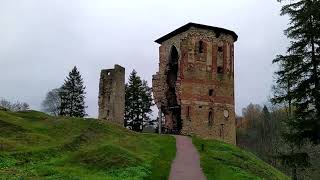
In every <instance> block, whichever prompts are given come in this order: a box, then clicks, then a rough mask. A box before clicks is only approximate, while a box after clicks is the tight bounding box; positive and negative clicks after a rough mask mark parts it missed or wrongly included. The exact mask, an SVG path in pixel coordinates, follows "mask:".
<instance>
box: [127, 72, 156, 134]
mask: <svg viewBox="0 0 320 180" xmlns="http://www.w3.org/2000/svg"><path fill="white" fill-rule="evenodd" d="M152 105H153V102H152V95H151V88H150V87H149V86H148V84H147V81H144V80H141V78H140V77H139V76H138V75H137V72H136V71H135V70H133V71H132V72H131V74H130V77H129V82H128V83H127V84H126V86H125V116H124V117H125V126H126V127H131V129H132V130H134V131H142V129H143V126H144V124H145V122H146V121H149V120H150V117H149V114H150V113H151V112H152V110H151V106H152Z"/></svg>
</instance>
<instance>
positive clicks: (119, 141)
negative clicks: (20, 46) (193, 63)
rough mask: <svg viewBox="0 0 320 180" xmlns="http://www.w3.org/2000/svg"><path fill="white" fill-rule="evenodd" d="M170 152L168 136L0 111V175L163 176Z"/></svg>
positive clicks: (88, 121) (171, 140)
mask: <svg viewBox="0 0 320 180" xmlns="http://www.w3.org/2000/svg"><path fill="white" fill-rule="evenodd" d="M174 155H175V140H174V138H173V137H171V136H157V135H152V134H140V133H134V132H131V131H128V130H126V129H124V128H120V127H118V126H117V125H115V124H111V123H101V122H98V121H96V120H94V119H86V120H84V119H77V118H61V117H59V118H56V117H51V116H48V115H46V114H43V113H40V112H36V111H30V112H19V113H13V112H5V111H1V110H0V179H43V178H46V179H126V178H130V179H166V177H167V176H168V173H169V169H170V164H171V161H172V159H173V158H174ZM160 157H164V158H162V159H160Z"/></svg>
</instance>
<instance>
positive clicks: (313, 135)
mask: <svg viewBox="0 0 320 180" xmlns="http://www.w3.org/2000/svg"><path fill="white" fill-rule="evenodd" d="M278 1H280V2H283V1H286V0H278ZM319 9H320V1H319V0H290V1H288V3H287V4H285V5H284V6H283V7H282V9H281V15H288V16H289V17H290V24H289V27H288V28H287V29H286V30H285V35H286V36H287V37H288V38H290V39H291V44H290V46H289V48H288V49H287V53H286V54H285V55H279V56H277V58H276V59H274V60H273V63H277V64H279V70H278V71H277V72H276V73H275V74H276V83H277V85H276V88H275V89H277V91H276V93H275V96H274V98H273V102H274V103H277V104H286V105H287V106H286V107H287V111H288V113H287V114H288V120H287V122H286V124H287V130H286V131H285V132H284V138H285V140H286V142H287V143H288V144H289V146H290V153H287V154H282V156H281V158H282V160H283V162H285V164H287V165H289V167H291V168H292V176H293V179H297V169H298V168H301V167H306V166H308V160H309V156H308V154H307V152H303V151H302V147H303V145H304V144H305V143H307V142H309V141H310V142H312V143H313V144H315V145H317V144H319V143H320V67H319V63H320V48H319V45H320V11H319Z"/></svg>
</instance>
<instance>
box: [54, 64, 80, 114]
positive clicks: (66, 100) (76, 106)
mask: <svg viewBox="0 0 320 180" xmlns="http://www.w3.org/2000/svg"><path fill="white" fill-rule="evenodd" d="M84 90H85V86H84V85H83V79H82V77H81V75H80V72H79V71H78V70H77V67H76V66H75V67H74V68H73V69H72V71H71V72H69V75H68V77H67V78H66V80H65V82H64V84H63V85H62V87H61V88H60V91H59V96H60V101H61V104H60V108H59V109H60V112H59V115H61V116H70V117H84V116H86V112H85V108H86V106H85V102H84V99H85V94H86V93H85V91H84Z"/></svg>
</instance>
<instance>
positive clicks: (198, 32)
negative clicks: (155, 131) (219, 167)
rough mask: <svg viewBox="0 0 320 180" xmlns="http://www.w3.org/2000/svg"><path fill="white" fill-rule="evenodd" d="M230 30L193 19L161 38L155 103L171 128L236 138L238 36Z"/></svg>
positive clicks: (169, 129) (214, 137) (222, 137)
mask: <svg viewBox="0 0 320 180" xmlns="http://www.w3.org/2000/svg"><path fill="white" fill-rule="evenodd" d="M237 38H238V36H237V35H236V34H235V33H234V32H233V31H230V30H227V29H223V28H218V27H213V26H207V25H202V24H195V23H188V24H186V25H184V26H182V27H180V28H178V29H176V30H174V31H172V32H170V33H169V34H167V35H165V36H163V37H161V38H159V39H157V40H156V41H155V42H157V43H159V44H160V47H159V61H160V62H159V71H158V72H157V73H156V74H155V75H153V80H152V86H153V95H154V99H155V103H156V105H157V106H158V108H159V109H161V112H162V113H163V115H164V119H165V120H164V121H165V123H164V126H165V129H166V131H167V132H168V133H177V134H179V133H181V134H185V135H191V134H195V135H198V136H200V137H202V138H212V139H219V140H222V141H225V142H227V143H231V144H236V129H235V108H234V45H233V44H234V42H235V41H237Z"/></svg>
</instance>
